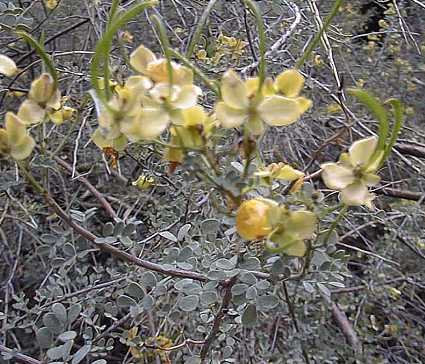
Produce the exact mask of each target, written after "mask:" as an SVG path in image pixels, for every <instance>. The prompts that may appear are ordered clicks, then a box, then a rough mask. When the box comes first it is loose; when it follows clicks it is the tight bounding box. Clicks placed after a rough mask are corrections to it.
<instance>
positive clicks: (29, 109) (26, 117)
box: [18, 99, 46, 125]
mask: <svg viewBox="0 0 425 364" xmlns="http://www.w3.org/2000/svg"><path fill="white" fill-rule="evenodd" d="M45 115H46V111H45V110H44V109H43V108H42V107H40V105H38V104H37V103H36V102H35V101H33V100H30V99H27V100H25V101H24V102H23V103H22V104H21V106H20V107H19V109H18V118H19V119H21V120H22V121H23V122H24V123H25V124H27V125H29V124H36V123H40V122H42V121H43V119H44V116H45Z"/></svg>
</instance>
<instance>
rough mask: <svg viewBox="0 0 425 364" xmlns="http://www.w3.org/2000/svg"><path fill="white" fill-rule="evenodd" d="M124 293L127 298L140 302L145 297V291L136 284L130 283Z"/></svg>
mask: <svg viewBox="0 0 425 364" xmlns="http://www.w3.org/2000/svg"><path fill="white" fill-rule="evenodd" d="M125 291H126V293H127V294H128V295H129V296H131V297H133V298H135V299H137V300H141V299H142V298H143V297H144V296H145V291H144V290H143V288H142V287H141V286H140V285H139V284H137V283H136V282H130V284H129V285H128V286H127V288H126V290H125Z"/></svg>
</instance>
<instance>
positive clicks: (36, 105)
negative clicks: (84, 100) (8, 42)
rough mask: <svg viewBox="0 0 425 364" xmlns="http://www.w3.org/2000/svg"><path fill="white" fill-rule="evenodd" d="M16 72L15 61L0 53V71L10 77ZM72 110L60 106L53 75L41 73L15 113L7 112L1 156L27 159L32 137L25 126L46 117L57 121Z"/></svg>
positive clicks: (0, 131) (0, 141) (0, 134)
mask: <svg viewBox="0 0 425 364" xmlns="http://www.w3.org/2000/svg"><path fill="white" fill-rule="evenodd" d="M16 72H17V67H16V64H15V62H14V61H13V60H12V59H10V58H9V57H7V56H4V55H0V74H4V75H6V76H9V77H10V76H13V75H14V74H15V73H16ZM74 111H75V110H74V109H73V108H70V107H67V106H63V105H62V100H61V93H60V91H59V89H58V88H57V85H56V83H55V82H54V80H53V77H52V76H51V75H50V74H48V73H43V74H41V75H40V76H39V77H38V78H36V79H35V80H34V81H33V82H32V83H31V88H30V91H29V93H28V97H27V98H26V99H25V100H24V101H23V102H22V104H21V105H20V107H19V109H18V113H17V114H16V115H15V114H14V113H12V112H8V113H7V114H6V117H5V128H4V129H0V156H11V157H12V158H13V159H15V160H22V159H25V158H27V157H28V156H29V155H30V154H31V152H32V150H33V149H34V146H35V142H34V139H33V138H32V137H31V136H30V135H29V133H28V132H27V127H28V126H29V125H32V124H37V123H40V122H42V121H44V120H45V118H46V116H48V118H49V119H50V120H52V121H53V122H54V123H56V124H61V123H63V122H64V121H65V120H69V119H71V118H72V116H73V113H74Z"/></svg>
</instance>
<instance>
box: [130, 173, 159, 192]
mask: <svg viewBox="0 0 425 364" xmlns="http://www.w3.org/2000/svg"><path fill="white" fill-rule="evenodd" d="M131 184H132V185H133V186H135V187H137V188H138V189H139V190H147V189H149V188H151V187H152V186H153V185H154V184H155V180H154V179H153V177H148V176H145V175H141V176H139V178H137V180H135V181H133V182H132V183H131Z"/></svg>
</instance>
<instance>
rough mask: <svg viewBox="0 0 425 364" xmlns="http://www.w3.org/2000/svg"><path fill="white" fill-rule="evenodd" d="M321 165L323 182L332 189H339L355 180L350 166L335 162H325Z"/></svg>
mask: <svg viewBox="0 0 425 364" xmlns="http://www.w3.org/2000/svg"><path fill="white" fill-rule="evenodd" d="M321 167H322V179H323V182H324V183H325V185H326V186H327V187H328V188H330V189H332V190H337V191H340V190H342V189H343V188H346V187H347V186H348V185H350V184H352V183H353V182H354V181H355V176H354V174H353V170H352V169H351V168H347V167H344V166H341V165H338V164H336V163H325V164H322V165H321Z"/></svg>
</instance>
